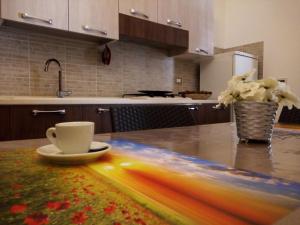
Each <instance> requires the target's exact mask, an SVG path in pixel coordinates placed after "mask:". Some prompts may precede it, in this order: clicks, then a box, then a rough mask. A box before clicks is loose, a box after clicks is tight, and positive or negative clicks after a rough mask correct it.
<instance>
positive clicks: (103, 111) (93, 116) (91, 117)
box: [82, 105, 112, 134]
mask: <svg viewBox="0 0 300 225" xmlns="http://www.w3.org/2000/svg"><path fill="white" fill-rule="evenodd" d="M82 114H83V120H84V121H91V122H94V123H95V133H96V134H100V133H110V132H112V123H111V116H110V107H109V106H105V105H96V106H95V105H85V106H82Z"/></svg>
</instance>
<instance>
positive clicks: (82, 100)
mask: <svg viewBox="0 0 300 225" xmlns="http://www.w3.org/2000/svg"><path fill="white" fill-rule="evenodd" d="M205 103H216V104H217V100H192V99H190V98H163V97H161V98H151V97H135V98H118V97H65V98H57V97H42V96H0V105H43V104H44V105H60V104H62V105H65V104H69V105H72V104H73V105H76V104H80V105H81V104H86V105H89V104H205Z"/></svg>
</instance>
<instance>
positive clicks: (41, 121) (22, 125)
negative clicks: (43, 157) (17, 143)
mask: <svg viewBox="0 0 300 225" xmlns="http://www.w3.org/2000/svg"><path fill="white" fill-rule="evenodd" d="M33 110H38V111H37V112H36V114H34V111H33ZM62 110H63V111H62ZM41 111H42V112H41ZM81 120H82V110H81V106H64V105H57V106H50V105H48V106H12V107H11V133H12V139H13V140H18V139H31V138H45V137H46V136H45V133H46V130H47V129H48V128H49V127H53V126H54V125H55V124H56V123H60V122H70V121H81Z"/></svg>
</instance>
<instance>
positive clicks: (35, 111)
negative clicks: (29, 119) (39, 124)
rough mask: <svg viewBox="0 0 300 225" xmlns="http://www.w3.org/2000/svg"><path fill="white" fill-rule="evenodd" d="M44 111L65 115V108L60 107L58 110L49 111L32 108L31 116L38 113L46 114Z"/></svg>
mask: <svg viewBox="0 0 300 225" xmlns="http://www.w3.org/2000/svg"><path fill="white" fill-rule="evenodd" d="M46 113H54V114H59V115H65V114H66V110H65V109H60V110H49V111H43V110H36V109H34V110H32V114H33V116H38V115H39V114H46Z"/></svg>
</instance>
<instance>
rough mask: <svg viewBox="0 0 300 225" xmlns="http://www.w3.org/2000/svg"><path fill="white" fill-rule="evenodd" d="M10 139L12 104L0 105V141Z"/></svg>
mask: <svg viewBox="0 0 300 225" xmlns="http://www.w3.org/2000/svg"><path fill="white" fill-rule="evenodd" d="M9 139H10V106H0V141H5V140H9Z"/></svg>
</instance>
